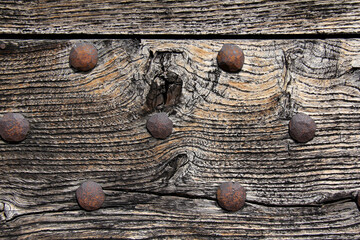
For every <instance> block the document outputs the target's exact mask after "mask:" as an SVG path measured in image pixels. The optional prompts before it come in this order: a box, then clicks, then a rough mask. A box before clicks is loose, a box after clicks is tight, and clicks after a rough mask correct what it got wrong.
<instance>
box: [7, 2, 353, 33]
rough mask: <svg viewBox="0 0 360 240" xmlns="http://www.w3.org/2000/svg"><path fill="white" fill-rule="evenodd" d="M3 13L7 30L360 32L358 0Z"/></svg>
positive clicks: (39, 6)
mask: <svg viewBox="0 0 360 240" xmlns="http://www.w3.org/2000/svg"><path fill="white" fill-rule="evenodd" d="M0 15H1V16H2V17H1V18H0V33H7V34H44V33H47V34H73V33H78V34H125V35H127V34H139V35H140V34H150V35H152V34H154V35H161V34H175V35H176V34H180V35H188V34H190V35H193V34H194V35H204V34H210V35H214V34H223V35H248V34H252V35H269V34H270V35H271V34H318V33H323V34H334V33H335V34H341V33H345V34H348V33H350V34H354V33H360V31H359V29H360V28H359V26H360V2H359V1H357V0H346V1H336V0H318V1H312V0H300V1H293V0H285V1H283V0H276V1H268V0H252V1H233V0H221V1H220V0H202V1H190V0H181V1H179V0H166V1H165V0H162V1H159V0H138V1H134V0H126V1H125V0H122V1H118V0H91V1H89V0H77V1H75V0H64V1H47V0H37V1H24V0H20V1H19V0H2V1H0Z"/></svg>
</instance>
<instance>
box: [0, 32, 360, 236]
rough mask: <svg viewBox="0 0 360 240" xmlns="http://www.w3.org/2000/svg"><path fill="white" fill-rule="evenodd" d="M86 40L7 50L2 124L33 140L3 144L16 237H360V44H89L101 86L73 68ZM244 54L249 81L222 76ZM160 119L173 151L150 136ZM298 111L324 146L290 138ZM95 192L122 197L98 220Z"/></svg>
mask: <svg viewBox="0 0 360 240" xmlns="http://www.w3.org/2000/svg"><path fill="white" fill-rule="evenodd" d="M76 42H77V41H75V40H71V41H67V40H62V41H50V40H44V41H24V40H23V41H21V40H19V41H13V40H9V41H7V40H4V41H3V42H2V43H3V44H1V46H2V47H3V48H4V49H1V50H0V116H1V115H2V114H5V113H6V112H9V111H14V112H21V113H23V114H24V115H25V116H26V117H27V118H28V119H29V121H30V123H31V127H32V129H31V131H30V135H29V136H28V138H27V139H26V140H25V141H24V142H22V143H20V144H6V143H4V142H2V141H0V211H1V212H0V213H1V222H0V237H2V238H3V239H83V238H92V239H96V238H97V239H104V238H111V237H113V238H115V239H148V238H157V239H164V238H165V239H209V238H210V239H215V238H218V239H290V238H291V239H359V238H360V224H359V223H360V213H359V210H358V208H357V206H356V204H355V201H354V197H355V196H356V194H357V191H358V189H359V187H360V162H359V155H360V154H359V146H360V141H359V139H360V120H359V119H360V112H359V107H360V80H359V77H360V69H359V68H360V54H359V50H360V41H359V40H357V39H347V40H342V39H328V40H306V39H304V40H227V41H226V40H214V41H210V40H178V41H176V40H89V41H88V42H93V43H94V44H95V46H96V47H97V49H98V51H99V63H98V65H97V66H96V67H95V69H93V71H91V72H89V73H79V72H76V71H74V70H73V69H71V68H70V67H69V63H68V57H69V52H70V49H71V47H72V46H73V44H74V43H76ZM229 42H231V43H236V44H238V45H239V46H240V47H241V48H242V49H244V53H245V64H244V67H243V71H241V72H240V73H239V74H228V73H225V72H222V71H220V70H219V69H218V68H217V64H216V54H217V51H218V50H219V49H220V48H221V46H222V44H223V43H229ZM159 111H165V112H167V113H169V116H170V118H171V119H172V121H173V122H174V132H173V134H172V135H171V136H170V137H169V138H168V139H166V140H156V139H153V138H152V137H151V136H150V135H149V133H148V132H147V130H146V128H145V123H146V120H147V119H148V117H149V116H151V114H152V113H154V112H159ZM297 112H303V113H307V114H309V115H310V116H312V118H313V119H314V120H315V122H316V124H317V127H318V130H317V132H316V137H315V138H314V139H313V140H312V141H311V142H309V143H306V144H299V143H295V142H293V141H292V140H291V139H290V138H289V135H288V122H289V120H290V118H291V116H292V115H293V114H295V113H297ZM87 179H91V180H94V181H97V182H98V183H100V184H101V185H102V186H103V188H104V190H105V193H106V195H107V199H106V201H105V203H104V205H103V207H102V208H101V209H100V210H98V211H95V212H85V211H83V210H81V209H80V208H79V206H78V205H77V203H76V200H75V195H74V194H75V190H76V189H77V187H78V186H79V185H80V184H81V183H82V182H83V181H85V180H87ZM224 181H238V182H240V183H241V184H242V185H243V186H244V187H245V188H246V189H247V194H248V198H247V202H246V204H245V207H244V208H243V209H242V210H241V211H239V212H235V213H227V212H225V211H223V210H222V209H221V208H219V207H218V205H217V204H216V201H215V192H216V188H217V187H218V185H219V184H221V183H222V182H224Z"/></svg>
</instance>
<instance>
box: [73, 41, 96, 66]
mask: <svg viewBox="0 0 360 240" xmlns="http://www.w3.org/2000/svg"><path fill="white" fill-rule="evenodd" d="M69 60H70V65H71V66H72V67H73V68H75V69H77V70H80V71H89V70H91V69H93V68H94V67H95V66H96V64H97V61H98V52H97V50H96V48H95V47H94V45H92V44H91V43H78V44H76V45H75V46H74V47H73V48H72V49H71V52H70V58H69Z"/></svg>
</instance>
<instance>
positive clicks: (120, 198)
mask: <svg viewBox="0 0 360 240" xmlns="http://www.w3.org/2000/svg"><path fill="white" fill-rule="evenodd" d="M106 194H107V201H106V204H105V205H104V207H103V208H101V209H100V210H98V211H95V212H84V211H82V210H79V209H78V208H77V206H76V205H75V204H72V205H71V206H69V207H68V208H66V209H65V208H63V209H62V210H60V209H58V210H50V209H49V210H45V207H41V206H39V208H38V209H34V212H33V213H29V214H26V215H22V216H18V217H16V218H15V219H13V220H12V221H10V222H6V223H4V224H3V225H2V230H1V232H2V236H6V238H7V239H104V238H107V239H110V238H111V239H358V238H359V237H360V215H359V213H358V210H357V208H356V205H355V203H354V202H353V201H351V200H346V201H340V202H337V203H331V204H324V205H322V206H319V207H306V206H300V207H269V206H261V205H257V204H252V203H247V204H246V206H245V207H244V208H243V209H242V210H241V211H240V212H236V213H228V212H225V211H223V210H222V209H221V208H219V207H218V206H217V205H216V204H215V202H214V201H212V200H208V199H189V198H185V197H175V196H157V195H151V194H139V193H131V192H119V191H106ZM59 205H60V203H59Z"/></svg>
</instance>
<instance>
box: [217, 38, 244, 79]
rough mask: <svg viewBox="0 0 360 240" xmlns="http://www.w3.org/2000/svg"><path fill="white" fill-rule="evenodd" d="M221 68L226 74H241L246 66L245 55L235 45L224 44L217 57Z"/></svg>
mask: <svg viewBox="0 0 360 240" xmlns="http://www.w3.org/2000/svg"><path fill="white" fill-rule="evenodd" d="M216 59H217V62H218V65H219V67H220V68H221V69H222V70H224V71H226V72H231V73H235V72H239V71H240V70H241V68H242V66H243V65H244V59H245V58H244V53H243V51H242V50H241V49H240V48H239V47H238V46H236V45H234V44H224V45H223V47H222V48H221V50H220V51H219V53H218V55H217V58H216Z"/></svg>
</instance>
